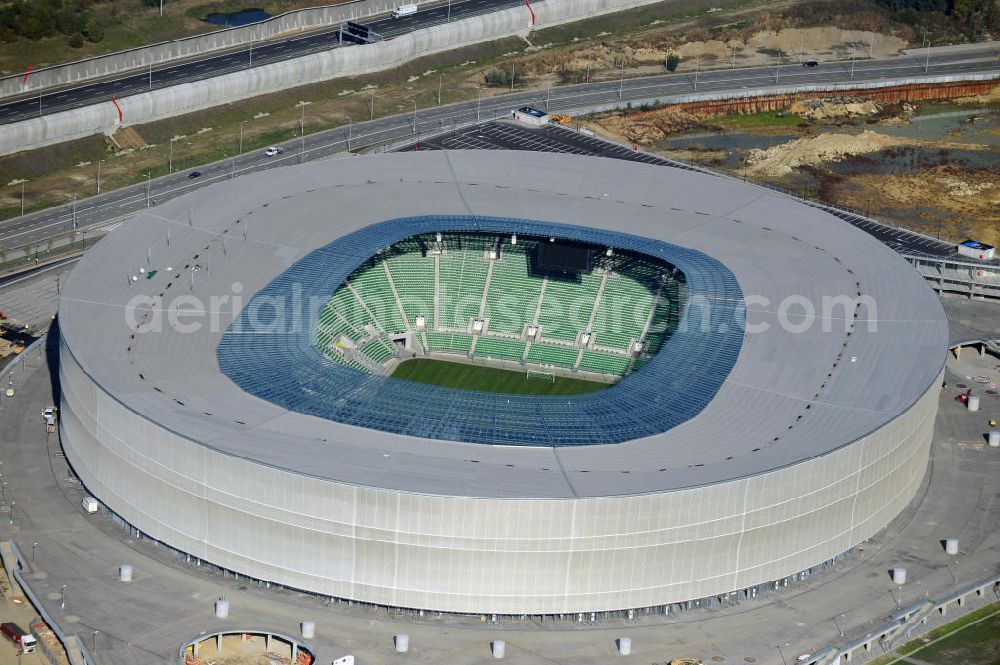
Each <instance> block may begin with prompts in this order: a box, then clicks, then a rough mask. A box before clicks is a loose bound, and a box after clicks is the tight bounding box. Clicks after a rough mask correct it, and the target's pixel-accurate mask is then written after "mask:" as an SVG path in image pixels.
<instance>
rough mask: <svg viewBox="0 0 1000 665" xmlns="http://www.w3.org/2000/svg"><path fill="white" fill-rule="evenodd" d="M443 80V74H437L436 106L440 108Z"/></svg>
mask: <svg viewBox="0 0 1000 665" xmlns="http://www.w3.org/2000/svg"><path fill="white" fill-rule="evenodd" d="M443 80H444V74H438V106H441V83H442V81H443Z"/></svg>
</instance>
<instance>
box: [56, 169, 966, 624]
mask: <svg viewBox="0 0 1000 665" xmlns="http://www.w3.org/2000/svg"><path fill="white" fill-rule="evenodd" d="M435 232H447V233H467V234H474V235H476V237H480V238H491V237H495V238H496V239H497V240H496V242H497V243H500V242H503V243H508V244H509V239H510V238H511V237H512V236H513V235H515V234H517V233H520V234H522V235H523V236H525V237H527V236H529V235H533V236H536V237H540V238H551V242H556V241H563V240H566V241H574V242H577V243H589V246H592V247H600V248H604V247H607V248H608V250H609V252H608V256H611V252H618V251H623V252H626V251H627V252H633V253H634V254H636V255H638V254H647V255H648V256H650V257H655V258H656V260H658V261H661V262H662V263H663V265H668V266H671V270H674V271H676V272H677V273H679V274H682V275H683V279H684V282H685V284H686V288H687V298H686V300H685V303H684V308H683V310H682V311H681V312H680V320H679V322H678V327H677V331H676V332H675V333H674V334H673V336H672V337H671V338H670V339H669V340H667V341H666V342H665V344H664V345H663V347H662V349H659V350H658V352H657V353H656V354H654V355H652V356H651V357H650V358H648V359H647V360H648V363H647V364H645V365H644V366H642V368H641V369H637V370H636V371H632V372H631V373H629V374H628V375H627V376H625V377H624V378H623V379H621V380H620V381H618V382H617V383H615V385H613V386H611V387H609V388H607V389H605V390H602V391H599V392H596V393H591V394H588V395H586V396H572V397H548V398H525V397H523V396H504V395H497V394H493V393H482V392H479V393H476V392H474V391H467V390H445V389H431V388H426V389H424V387H419V388H418V389H414V386H417V385H418V384H411V383H410V382H406V381H402V380H400V379H393V378H391V377H388V376H385V375H380V374H379V373H378V372H377V371H375V372H366V371H364V369H363V368H362V369H357V368H352V367H347V366H345V365H337V364H336V363H335V362H331V361H329V360H328V359H326V358H325V357H324V356H323V355H322V354H317V353H316V349H315V348H313V347H314V340H315V335H316V327H317V316H318V313H317V311H316V310H315V309H312V310H311V309H309V308H305V309H303V308H301V307H300V306H299V303H298V302H297V301H296V299H297V298H298V299H299V300H300V301H301V300H303V299H305V295H308V294H312V295H317V296H319V297H320V298H322V299H323V300H324V301H325V300H326V299H328V298H329V297H330V295H331V294H332V293H333V292H334V290H335V289H336V288H337V287H338V286H339V284H340V283H342V282H343V281H344V276H345V275H347V274H349V273H351V271H352V270H354V269H355V268H357V266H359V265H361V263H362V262H363V261H365V260H366V259H368V258H369V257H371V256H372V255H374V254H376V253H377V252H378V251H379V250H381V249H383V248H385V247H388V246H390V245H392V244H393V243H397V242H399V241H401V240H403V239H405V238H407V237H410V236H414V235H416V234H427V235H428V237H433V236H434V234H435ZM498 246H499V245H498ZM492 258H496V259H498V260H502V258H501V257H499V256H497V257H492ZM487 259H489V260H492V259H491V258H490V257H487ZM484 260H486V259H484ZM428 265H429V264H428ZM483 265H484V266H486V264H485V263H484V264H483ZM386 270H388V269H386ZM484 270H485V267H484ZM492 270H493V268H492V267H491V268H490V271H491V274H492ZM429 274H435V273H433V272H431V273H429ZM435 279H438V277H435ZM480 293H481V288H480V290H477V291H476V292H475V294H474V295H475V296H476V297H478V296H479V295H480ZM282 294H285V295H287V296H288V297H287V298H286V299H284V300H282V299H281V298H280V297H277V296H281V295H282ZM264 296H267V297H268V298H272V299H271V300H268V302H266V303H265V302H264ZM255 298H257V299H258V301H257V305H261V306H260V307H258V309H257V313H256V314H254V313H253V312H252V311H251V310H253V304H254V302H255ZM359 298H360V296H359ZM436 298H437V296H435V299H436ZM485 300H486V295H485V294H484V295H483V301H484V302H485ZM435 302H436V300H435ZM478 302H479V301H478V300H476V303H478ZM276 303H277V304H276ZM435 307H436V305H435ZM402 308H403V307H402V305H401V306H400V309H401V310H402ZM265 311H267V312H270V313H269V314H264V313H262V312H265ZM248 313H249V317H250V318H249V319H248V318H247V317H248ZM410 313H411V314H412V312H410ZM278 314H280V316H279V315H278ZM286 314H287V316H286ZM404 314H405V313H404ZM744 314H745V319H746V324H747V325H746V326H743V325H742V322H743V317H744ZM428 315H429V313H428ZM254 317H256V319H255V318H254ZM400 320H402V324H401V325H402V327H403V328H405V329H404V330H398V331H392V332H395V333H399V334H400V335H402V336H404V337H406V336H409V337H408V339H411V340H414V339H415V340H417V341H416V342H413V344H414V346H413V347H410V346H407V347H406V348H407V349H410V348H416V349H419V339H422V338H421V334H423V333H419V332H416V328H415V327H414V326H416V321H415V320H411V318H410V317H409V316H407V318H406V320H403V317H402V316H401V317H400ZM241 322H242V323H243V324H247V323H251V324H252V323H256V324H258V325H260V326H263V327H266V329H260V330H258V329H254V328H253V326H252V325H251V326H250V327H249V328H248V327H246V326H245V325H244V326H243V327H240V326H238V325H237V324H240V323H241ZM526 323H531V322H530V321H528V322H526ZM279 324H280V325H279ZM397 327H398V326H397ZM59 329H60V335H61V341H60V369H59V376H60V384H61V407H62V408H61V419H62V421H61V426H62V429H61V436H62V445H63V447H64V449H65V452H66V456H67V458H68V459H69V461H70V463H71V464H72V466H73V469H74V470H75V472H76V473H77V474H78V475H79V477H80V479H81V480H82V482H83V484H84V485H85V487H86V488H87V489H88V491H89V492H91V493H92V494H93V495H94V496H95V497H97V498H98V499H99V500H100V501H101V503H102V504H103V505H104V506H105V507H106V509H107V510H109V511H111V512H113V513H114V514H116V515H117V516H119V517H120V518H121V519H122V520H124V521H126V522H127V523H128V524H130V525H131V526H132V527H133V528H135V529H136V530H138V531H140V532H142V533H143V534H145V535H146V536H148V537H149V538H152V539H155V540H157V541H160V542H161V543H164V544H166V545H168V546H170V547H171V548H174V549H176V550H177V551H179V552H182V553H186V554H188V555H190V556H192V557H196V558H197V559H199V560H201V561H205V562H209V563H211V564H213V565H216V566H219V567H221V568H224V569H226V570H230V571H235V572H237V573H239V574H240V575H243V576H247V577H249V578H253V579H257V580H262V581H267V582H270V583H273V584H279V585H283V586H286V587H291V588H295V589H301V590H305V591H309V592H313V593H316V594H320V595H323V596H329V597H334V598H341V599H350V600H353V601H360V602H365V603H372V604H377V605H383V606H389V607H398V608H416V609H426V610H436V611H443V612H457V613H495V614H505V615H521V614H536V615H538V614H541V615H553V614H565V613H581V612H602V611H615V610H627V609H630V608H648V607H662V606H669V605H672V604H678V603H681V604H683V603H685V602H687V601H694V600H698V599H706V598H716V599H718V598H726V597H729V594H731V593H732V592H737V591H744V590H747V589H756V588H758V587H759V586H760V585H766V584H768V583H774V582H776V581H781V580H783V579H787V578H789V577H790V576H793V575H797V574H799V573H801V572H802V571H808V570H809V569H811V568H814V567H817V566H822V565H823V564H824V563H826V562H829V561H831V560H833V559H835V558H837V557H839V556H841V555H842V554H843V553H845V552H848V551H850V550H852V548H854V547H856V546H857V545H858V544H859V543H861V542H862V541H864V540H866V539H868V538H870V537H872V536H873V535H874V534H875V533H876V532H878V531H879V530H880V529H882V528H883V527H885V526H886V525H887V524H888V523H889V522H890V521H891V520H892V519H893V518H894V517H896V516H897V515H898V514H899V513H900V511H901V510H902V509H903V508H904V507H905V506H906V505H907V504H908V503H909V502H910V501H911V499H913V497H914V495H915V494H916V492H917V489H918V487H919V486H920V484H921V482H922V480H923V477H924V474H925V470H926V466H927V460H928V451H929V447H930V443H931V437H932V432H933V425H934V419H935V414H936V411H937V404H938V392H939V386H940V383H941V378H942V372H943V365H944V358H945V351H946V346H947V325H946V321H945V317H944V313H943V310H942V307H941V305H940V303H939V302H938V300H937V298H936V297H935V296H934V294H933V293H932V292H931V290H929V289H928V288H927V287H926V285H925V284H924V283H923V281H922V280H921V279H920V278H919V276H918V275H917V274H916V273H915V272H914V271H913V270H912V269H911V268H910V267H909V266H908V265H907V264H906V263H905V262H904V261H903V260H902V259H900V258H899V257H898V256H896V255H895V254H894V253H893V252H892V251H891V250H889V249H888V248H886V247H885V246H883V245H881V244H879V243H878V242H876V241H875V240H874V239H872V238H871V237H869V236H867V235H866V234H864V233H863V232H861V231H859V230H857V229H855V228H853V227H851V226H849V225H847V224H845V223H843V222H842V221H840V220H838V219H836V218H834V217H832V216H830V215H828V214H827V213H824V212H822V211H820V210H817V209H814V208H812V207H809V206H806V205H804V204H801V203H798V202H796V201H794V200H792V199H790V198H787V197H784V196H781V195H779V194H775V193H773V192H769V191H767V190H764V189H761V188H758V187H755V186H751V185H747V184H745V183H742V182H739V181H736V180H732V179H728V178H723V177H718V176H713V175H708V174H704V173H698V172H693V171H687V170H682V169H676V168H670V167H663V166H650V165H645V164H638V163H632V162H625V161H615V160H607V159H600V158H591V157H577V156H568V155H555V154H548V153H526V152H473V151H469V152H464V151H460V152H447V151H438V152H417V153H406V154H392V155H390V154H381V155H371V156H363V157H352V158H345V159H339V160H331V161H323V162H317V163H313V164H307V165H301V166H292V167H286V168H279V169H274V170H270V171H267V172H263V173H257V174H253V175H249V176H245V177H241V178H238V179H235V180H230V181H225V182H221V183H219V184H217V185H214V186H212V187H207V188H204V189H200V190H198V191H195V192H193V193H191V194H188V195H185V196H182V197H179V198H177V199H174V200H172V201H170V202H168V203H165V204H163V205H159V206H155V207H153V208H150V209H149V210H148V211H146V212H144V213H143V214H140V215H138V216H136V217H135V218H133V219H132V220H130V221H129V222H128V223H126V224H125V225H123V226H122V227H121V228H119V229H118V230H116V231H115V232H114V233H112V234H110V235H109V236H108V237H107V238H105V239H104V240H102V241H101V242H100V243H98V244H97V245H96V246H94V247H93V248H92V249H90V250H88V252H87V254H86V256H85V257H84V258H83V260H81V262H80V263H79V265H78V266H77V267H76V269H75V270H74V272H73V274H72V275H71V277H70V279H69V281H68V283H67V284H66V285H65V286H64V288H63V290H62V294H61V301H60V314H59ZM369 331H370V332H372V334H381V333H382V332H386V331H376V330H375V329H374V328H369ZM543 333H544V330H543ZM471 334H473V335H474V334H475V331H473V333H471ZM588 337H589V336H588ZM400 339H402V337H400ZM512 339H513V338H512ZM514 341H516V340H514ZM598 341H600V340H598ZM635 341H636V342H637V345H636V349H638V347H639V345H641V344H642V343H643V340H641V339H636V340H635ZM519 343H523V342H519ZM408 344H409V342H408ZM561 344H562V345H563V346H564V347H566V348H567V349H570V348H575V347H573V344H578V345H579V344H584V342H583V341H581V338H576V341H575V342H574V341H572V340H570V341H565V342H561ZM342 351H343V349H340V350H339V351H337V352H338V353H340V352H342ZM573 353H576V351H573ZM622 353H625V352H622ZM579 354H580V355H579V356H578V357H582V356H583V354H584V349H583V348H581V349H580V351H579ZM467 355H471V353H470V354H467ZM364 362H368V361H364ZM577 362H579V360H577ZM633 362H634V361H632V360H629V361H628V363H630V364H629V367H630V368H632V369H635V368H636V367H638V365H637V364H636V365H633V364H631V363H633ZM543 366H544V364H540V365H539V367H543Z"/></svg>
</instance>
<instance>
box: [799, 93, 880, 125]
mask: <svg viewBox="0 0 1000 665" xmlns="http://www.w3.org/2000/svg"><path fill="white" fill-rule="evenodd" d="M789 110H790V111H791V112H792V113H795V114H797V115H799V116H801V117H803V118H808V119H810V120H837V119H840V118H857V117H863V116H872V115H875V114H876V113H878V112H879V111H881V110H882V107H881V106H879V105H878V104H876V103H875V102H873V101H871V100H870V99H864V98H862V97H821V98H819V99H804V100H801V101H797V102H795V103H794V104H792V107H791V108H790V109H789Z"/></svg>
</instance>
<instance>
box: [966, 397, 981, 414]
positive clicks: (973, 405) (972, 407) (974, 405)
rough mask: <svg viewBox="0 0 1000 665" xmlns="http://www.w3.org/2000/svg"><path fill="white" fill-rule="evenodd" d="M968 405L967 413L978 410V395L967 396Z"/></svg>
mask: <svg viewBox="0 0 1000 665" xmlns="http://www.w3.org/2000/svg"><path fill="white" fill-rule="evenodd" d="M968 404H969V411H973V412H975V411H978V410H979V395H969V399H968Z"/></svg>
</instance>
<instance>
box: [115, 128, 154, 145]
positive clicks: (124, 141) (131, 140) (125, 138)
mask: <svg viewBox="0 0 1000 665" xmlns="http://www.w3.org/2000/svg"><path fill="white" fill-rule="evenodd" d="M108 140H109V141H111V144H112V145H114V147H115V149H116V150H128V149H129V148H131V149H133V150H134V149H136V148H145V147H146V140H145V139H144V138H142V136H140V134H139V132H137V131H136V130H135V127H121V128H119V129H118V130H117V131H116V132H115V133H114V134H111V135H110V136H108Z"/></svg>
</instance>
